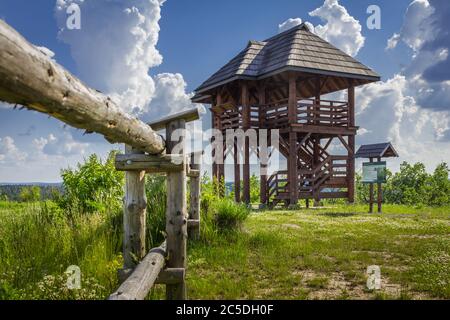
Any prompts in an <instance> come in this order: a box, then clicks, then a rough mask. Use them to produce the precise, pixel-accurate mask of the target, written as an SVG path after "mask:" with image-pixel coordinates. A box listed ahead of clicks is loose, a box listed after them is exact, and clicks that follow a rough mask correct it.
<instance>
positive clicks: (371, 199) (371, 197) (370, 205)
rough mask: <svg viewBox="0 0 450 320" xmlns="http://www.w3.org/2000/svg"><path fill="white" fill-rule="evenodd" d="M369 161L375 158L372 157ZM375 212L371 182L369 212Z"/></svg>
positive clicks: (371, 184)
mask: <svg viewBox="0 0 450 320" xmlns="http://www.w3.org/2000/svg"><path fill="white" fill-rule="evenodd" d="M369 161H370V162H371V163H372V162H373V158H370V159H369ZM372 212H373V183H370V184H369V213H372Z"/></svg>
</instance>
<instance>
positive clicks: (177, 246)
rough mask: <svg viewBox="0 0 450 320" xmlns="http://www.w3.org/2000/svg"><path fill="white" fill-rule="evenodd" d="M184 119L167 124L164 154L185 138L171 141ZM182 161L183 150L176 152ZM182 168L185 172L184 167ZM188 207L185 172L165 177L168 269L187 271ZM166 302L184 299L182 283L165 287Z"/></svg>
mask: <svg viewBox="0 0 450 320" xmlns="http://www.w3.org/2000/svg"><path fill="white" fill-rule="evenodd" d="M185 128H186V122H185V120H184V119H178V120H175V121H173V122H170V123H169V124H168V125H167V126H166V136H167V142H166V144H167V152H168V153H171V152H172V151H173V149H174V147H175V146H176V145H179V144H180V143H184V137H183V136H180V137H179V139H178V140H177V141H172V139H171V137H172V134H173V133H174V132H176V130H178V129H185ZM179 153H180V155H182V156H183V157H184V150H180V151H179ZM183 168H185V167H184V166H183ZM187 219H188V213H187V204H186V172H185V170H183V171H179V172H169V173H167V208H166V234H167V254H168V259H167V267H168V268H183V269H186V262H187V257H186V245H187V243H186V239H187ZM166 298H167V300H184V299H186V286H185V282H182V283H179V284H173V285H172V284H171V285H167V286H166Z"/></svg>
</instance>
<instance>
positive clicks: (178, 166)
mask: <svg viewBox="0 0 450 320" xmlns="http://www.w3.org/2000/svg"><path fill="white" fill-rule="evenodd" d="M115 166H116V170H119V171H143V170H144V171H146V172H152V173H155V172H177V171H182V170H183V167H184V157H183V156H182V155H179V154H164V155H148V154H118V155H116V161H115Z"/></svg>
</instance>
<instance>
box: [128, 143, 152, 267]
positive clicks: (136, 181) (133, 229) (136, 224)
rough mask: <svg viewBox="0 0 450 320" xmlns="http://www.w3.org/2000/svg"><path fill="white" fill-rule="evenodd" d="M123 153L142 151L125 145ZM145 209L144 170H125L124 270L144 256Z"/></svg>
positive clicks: (138, 152) (134, 264)
mask: <svg viewBox="0 0 450 320" xmlns="http://www.w3.org/2000/svg"><path fill="white" fill-rule="evenodd" d="M125 153H127V154H140V153H142V152H140V151H137V150H136V149H133V148H132V147H130V146H128V145H126V146H125ZM146 209H147V197H146V195H145V171H127V172H126V173H125V200H124V212H123V228H124V236H123V259H124V266H123V270H124V271H126V270H127V269H133V268H134V267H135V266H136V264H138V263H139V261H140V260H141V259H142V258H143V257H144V256H145V218H146V217H145V216H146ZM136 260H138V261H136Z"/></svg>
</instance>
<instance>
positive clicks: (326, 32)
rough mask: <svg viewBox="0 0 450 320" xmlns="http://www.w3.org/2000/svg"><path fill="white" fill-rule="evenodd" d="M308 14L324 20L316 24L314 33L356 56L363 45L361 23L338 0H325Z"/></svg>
mask: <svg viewBox="0 0 450 320" xmlns="http://www.w3.org/2000/svg"><path fill="white" fill-rule="evenodd" d="M309 15H310V16H312V17H318V18H320V19H321V20H322V21H324V22H326V23H325V24H324V25H318V26H316V27H315V28H314V30H315V33H316V34H317V35H319V36H320V37H322V38H323V39H325V40H327V41H329V42H330V43H332V44H333V45H335V46H336V47H338V48H339V49H341V50H342V51H344V52H345V53H347V54H349V55H351V56H356V55H357V54H358V52H359V50H360V49H361V48H362V47H363V46H364V41H365V38H364V37H363V35H362V33H361V29H362V27H361V24H360V23H359V21H358V20H356V19H355V18H354V17H352V16H351V15H350V14H349V13H348V12H347V10H346V9H345V7H344V6H342V5H340V4H339V1H338V0H325V2H324V4H323V5H322V6H321V7H320V8H317V9H315V10H313V11H311V12H310V13H309Z"/></svg>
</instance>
